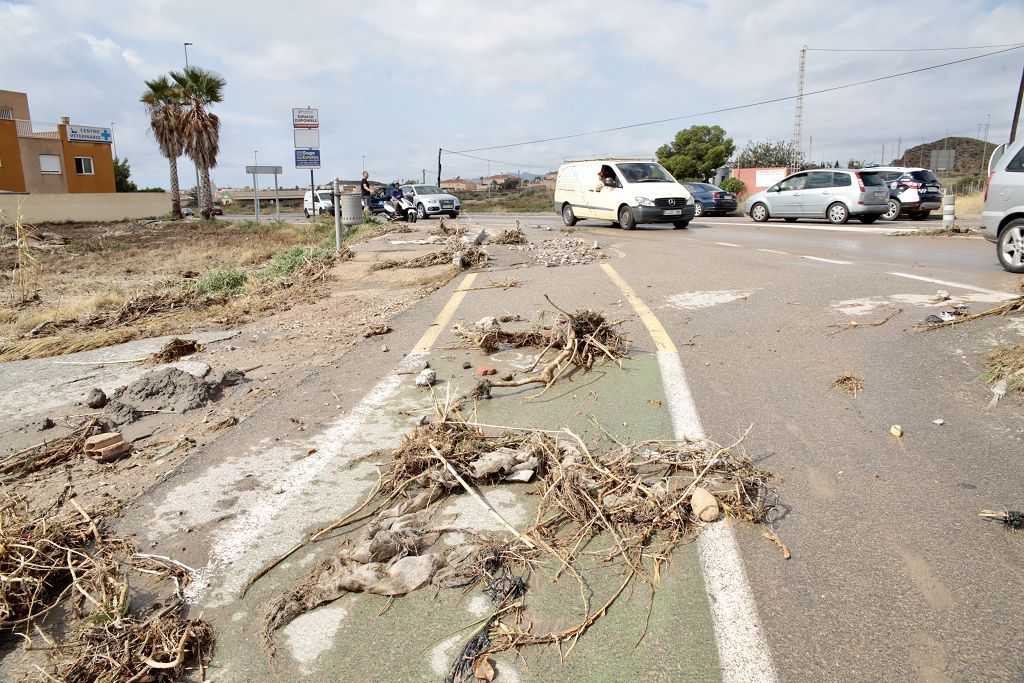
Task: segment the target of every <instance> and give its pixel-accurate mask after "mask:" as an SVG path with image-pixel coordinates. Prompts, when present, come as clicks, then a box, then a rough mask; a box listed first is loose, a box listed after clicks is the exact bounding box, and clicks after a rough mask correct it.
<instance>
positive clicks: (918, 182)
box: [871, 166, 942, 221]
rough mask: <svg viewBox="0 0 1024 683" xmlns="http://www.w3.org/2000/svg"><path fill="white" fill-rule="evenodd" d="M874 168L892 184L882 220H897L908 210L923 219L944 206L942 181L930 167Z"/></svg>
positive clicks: (907, 212)
mask: <svg viewBox="0 0 1024 683" xmlns="http://www.w3.org/2000/svg"><path fill="white" fill-rule="evenodd" d="M871 170H872V171H875V172H877V173H879V174H880V175H881V176H882V180H884V181H885V183H886V185H888V186H889V208H888V210H887V211H886V212H885V213H884V214H882V220H886V221H894V220H896V219H897V218H899V217H900V214H902V213H906V214H907V215H908V216H910V217H911V218H913V219H914V220H916V221H920V220H924V219H925V218H927V217H928V214H929V213H931V212H932V211H933V210H935V209H938V208H939V207H941V206H942V182H941V181H940V180H939V178H938V176H936V175H935V174H934V173H932V172H931V171H929V170H928V169H927V168H902V167H898V166H878V167H875V168H872V169H871Z"/></svg>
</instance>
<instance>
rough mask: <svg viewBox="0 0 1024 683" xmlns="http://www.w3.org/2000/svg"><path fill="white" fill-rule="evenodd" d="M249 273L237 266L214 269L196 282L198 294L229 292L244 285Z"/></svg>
mask: <svg viewBox="0 0 1024 683" xmlns="http://www.w3.org/2000/svg"><path fill="white" fill-rule="evenodd" d="M248 279H249V274H248V273H246V272H245V271H244V270H239V269H238V268H225V269H223V270H215V271H213V272H212V273H210V274H209V275H206V276H205V277H204V278H203V279H202V280H200V281H199V282H197V283H196V290H197V291H198V292H199V293H200V294H231V293H232V292H234V291H235V290H237V289H241V288H242V287H245V283H246V282H247V281H248Z"/></svg>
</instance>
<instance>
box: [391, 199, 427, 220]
mask: <svg viewBox="0 0 1024 683" xmlns="http://www.w3.org/2000/svg"><path fill="white" fill-rule="evenodd" d="M396 204H397V206H396ZM383 208H384V213H383V214H382V215H383V216H384V217H385V218H386V219H387V220H389V221H391V222H393V223H398V222H401V221H406V222H407V223H415V222H416V218H417V217H418V214H417V213H416V207H415V205H413V203H412V201H410V199H409V198H408V197H402V198H401V199H399V200H398V201H397V202H395V201H394V200H392V199H385V200H384V207H383Z"/></svg>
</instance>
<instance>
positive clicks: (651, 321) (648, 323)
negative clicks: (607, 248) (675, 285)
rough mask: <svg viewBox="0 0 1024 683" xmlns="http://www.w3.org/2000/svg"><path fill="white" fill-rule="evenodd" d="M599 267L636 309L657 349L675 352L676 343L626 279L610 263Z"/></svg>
mask: <svg viewBox="0 0 1024 683" xmlns="http://www.w3.org/2000/svg"><path fill="white" fill-rule="evenodd" d="M601 268H602V269H603V270H604V272H605V273H607V274H608V277H609V278H611V281H612V282H614V283H615V286H616V287H618V288H619V290H620V291H621V292H622V295H623V296H624V297H626V300H627V301H629V303H630V305H632V306H633V310H634V311H636V314H637V315H638V316H640V320H641V322H643V324H644V327H646V328H647V331H648V332H649V333H650V335H651V339H653V340H654V346H655V347H656V348H657V349H658V351H670V352H671V353H676V345H675V344H673V343H672V338H671V337H669V336H668V332H666V331H665V328H664V327H663V326H662V324H661V321H659V320H658V319H657V318H656V317H655V315H654V312H653V311H651V309H650V308H649V307H648V306H647V304H645V303H644V300H643V299H641V298H640V297H639V296H637V293H636V292H634V291H633V288H632V287H630V286H629V285H628V284H627V283H626V281H625V280H623V279H622V276H621V275H619V274H618V273H617V272H615V269H614V268H612V267H611V266H610V265H608V264H607V263H602V264H601Z"/></svg>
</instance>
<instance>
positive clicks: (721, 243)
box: [715, 242, 740, 247]
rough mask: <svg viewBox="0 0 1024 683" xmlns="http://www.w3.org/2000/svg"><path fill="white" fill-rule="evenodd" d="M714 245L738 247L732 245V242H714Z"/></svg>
mask: <svg viewBox="0 0 1024 683" xmlns="http://www.w3.org/2000/svg"><path fill="white" fill-rule="evenodd" d="M715 244H720V245H722V246H723V247H738V246H740V245H738V244H733V243H732V242H715Z"/></svg>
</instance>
